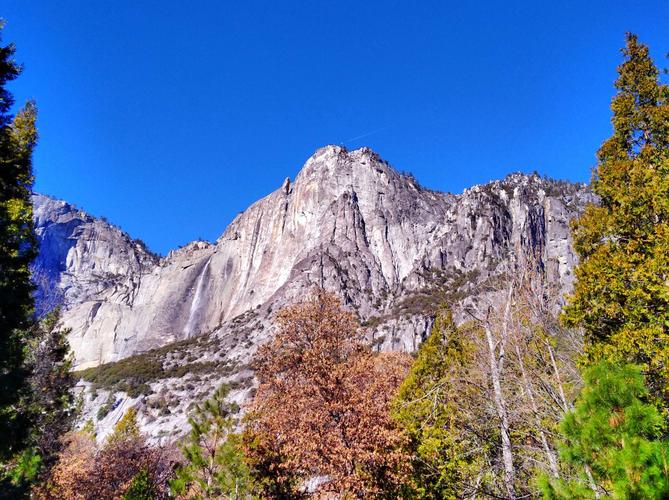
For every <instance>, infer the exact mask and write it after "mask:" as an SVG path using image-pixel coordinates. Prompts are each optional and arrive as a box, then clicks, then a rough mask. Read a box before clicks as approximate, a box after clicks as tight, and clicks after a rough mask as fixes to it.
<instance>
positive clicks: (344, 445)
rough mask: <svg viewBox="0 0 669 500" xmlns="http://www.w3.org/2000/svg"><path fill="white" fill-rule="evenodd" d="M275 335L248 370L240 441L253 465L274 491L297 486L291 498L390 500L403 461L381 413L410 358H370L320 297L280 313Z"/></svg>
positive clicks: (345, 319) (356, 334)
mask: <svg viewBox="0 0 669 500" xmlns="http://www.w3.org/2000/svg"><path fill="white" fill-rule="evenodd" d="M278 325H279V329H278V332H277V334H276V336H275V338H274V339H273V341H272V342H270V343H269V344H266V345H265V346H263V347H261V348H260V349H259V352H258V356H257V362H256V366H255V368H256V370H257V376H258V379H259V382H260V384H259V387H258V391H257V393H256V398H255V400H254V402H253V404H252V406H251V408H250V411H249V414H248V422H247V428H246V431H245V436H244V438H245V439H244V441H245V443H246V448H247V449H246V453H247V456H248V457H249V459H250V461H251V463H252V465H256V466H258V465H262V466H264V467H265V468H266V469H267V470H266V472H267V473H268V474H271V475H272V476H273V479H274V481H276V482H279V483H280V482H281V481H284V482H288V481H289V480H290V479H293V478H296V479H297V484H296V485H295V486H296V487H297V488H303V487H304V484H305V481H307V480H311V482H312V484H313V485H315V486H312V490H315V494H316V495H318V496H323V497H331V496H335V495H336V496H348V497H359V498H362V497H365V498H369V497H371V496H375V495H379V494H381V493H383V492H386V493H387V492H389V491H395V490H396V489H397V488H398V487H399V486H401V484H402V483H403V482H404V481H405V480H406V478H407V476H408V472H409V471H408V464H409V457H408V456H406V454H405V452H404V451H403V449H402V445H403V444H404V443H405V440H406V437H405V436H404V435H403V434H402V433H401V431H400V430H399V429H398V428H397V426H396V424H395V423H394V421H393V420H392V419H391V417H390V414H389V406H390V402H391V400H392V398H393V397H394V395H395V392H396V389H397V387H398V386H399V384H400V382H401V381H402V380H403V378H404V377H405V376H406V373H407V371H408V368H409V366H410V364H411V358H410V356H408V355H407V354H404V353H382V354H374V353H373V352H372V351H371V349H370V348H369V346H368V345H367V344H365V343H364V339H363V332H361V331H360V329H359V327H358V324H357V322H356V320H355V318H354V317H353V315H352V314H351V313H349V312H346V311H345V310H344V309H342V307H341V306H340V304H339V301H338V300H337V299H336V298H335V297H334V296H332V295H330V294H327V293H325V292H322V291H319V292H318V293H317V294H316V296H315V297H314V298H313V299H312V300H309V301H307V302H304V303H302V304H298V305H296V306H293V307H289V308H286V309H285V310H283V311H282V312H281V313H280V314H279V316H278ZM270 455H271V456H272V457H270V458H272V460H269V465H268V457H269V456H270ZM261 468H262V467H261Z"/></svg>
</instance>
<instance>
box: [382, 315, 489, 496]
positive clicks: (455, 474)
mask: <svg viewBox="0 0 669 500" xmlns="http://www.w3.org/2000/svg"><path fill="white" fill-rule="evenodd" d="M472 350H473V349H472V345H471V342H470V341H469V339H467V337H466V335H463V332H462V331H461V330H458V329H457V328H456V326H455V323H454V322H453V319H452V317H451V315H450V314H441V315H439V316H438V317H437V319H436V321H435V324H434V327H433V328H432V333H431V334H430V336H429V337H428V338H427V340H426V341H425V342H424V343H423V344H422V345H421V346H420V349H419V351H418V355H417V357H416V360H415V361H414V363H413V365H412V366H411V371H410V372H409V375H408V376H407V378H406V379H405V380H404V382H403V383H402V385H401V386H400V389H399V392H398V395H397V397H396V399H395V401H394V402H393V416H394V417H395V419H396V420H397V421H398V422H399V423H400V424H401V426H402V427H403V429H404V431H405V432H406V433H407V435H408V436H409V438H410V444H409V448H410V452H411V456H412V459H413V481H412V482H411V483H410V491H408V492H407V494H408V495H409V496H411V497H415V498H432V499H438V498H458V497H461V496H463V495H464V494H466V493H473V492H474V491H476V489H475V488H472V485H473V484H474V483H475V482H476V480H475V476H476V472H477V471H478V470H480V469H481V468H483V466H484V460H483V457H482V454H481V453H472V450H475V449H480V446H479V445H480V443H479V442H477V440H476V439H472V434H470V433H467V432H465V426H466V425H467V422H466V420H468V418H467V415H466V414H465V413H464V412H463V411H462V408H461V406H460V404H459V403H458V399H461V398H464V397H466V396H465V395H464V394H462V390H463V389H464V390H466V387H457V389H456V388H455V385H456V384H453V383H452V381H453V380H454V379H455V378H457V377H467V375H468V373H467V372H468V368H469V365H470V364H471V358H472ZM475 425H476V423H475V422H471V423H470V427H473V426H475Z"/></svg>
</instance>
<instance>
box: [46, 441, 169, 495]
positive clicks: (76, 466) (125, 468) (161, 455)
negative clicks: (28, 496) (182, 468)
mask: <svg viewBox="0 0 669 500" xmlns="http://www.w3.org/2000/svg"><path fill="white" fill-rule="evenodd" d="M64 439H65V447H64V449H63V451H62V452H61V454H60V455H59V457H58V463H57V464H56V465H55V466H54V468H53V469H52V471H51V474H50V477H49V478H48V481H47V482H46V484H44V485H42V486H40V487H38V488H37V489H36V490H35V491H33V497H34V498H38V499H44V500H46V499H49V500H52V499H73V500H74V499H76V500H94V499H120V498H122V497H123V495H124V493H125V492H126V490H127V489H128V487H129V486H130V484H131V482H132V480H133V478H134V477H135V476H136V475H137V474H138V473H140V472H141V471H146V472H147V473H148V476H149V478H150V481H151V484H152V485H153V489H154V491H155V494H156V498H164V497H166V495H167V479H168V478H169V477H170V475H171V473H172V470H173V463H174V461H173V459H172V458H171V456H170V453H169V451H167V452H166V450H162V449H159V448H155V447H152V446H149V445H148V444H147V443H146V442H145V440H144V439H143V438H142V437H131V438H127V439H121V440H117V441H114V442H110V443H108V444H107V445H105V446H104V447H102V448H98V447H97V446H96V444H95V441H94V439H93V438H92V437H91V436H90V435H89V434H87V433H84V432H70V433H68V434H67V435H66V436H65V438H64Z"/></svg>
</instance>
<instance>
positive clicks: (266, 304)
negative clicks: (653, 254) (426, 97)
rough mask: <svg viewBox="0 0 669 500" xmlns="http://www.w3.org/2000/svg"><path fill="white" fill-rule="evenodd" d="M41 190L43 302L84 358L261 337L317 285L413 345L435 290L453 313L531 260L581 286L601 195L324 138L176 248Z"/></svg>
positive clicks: (381, 333) (425, 326) (393, 345)
mask: <svg viewBox="0 0 669 500" xmlns="http://www.w3.org/2000/svg"><path fill="white" fill-rule="evenodd" d="M34 201H35V220H36V227H37V234H38V236H39V239H40V244H41V252H40V256H39V258H38V260H37V262H36V263H35V276H36V280H37V282H38V285H39V290H38V302H39V304H40V308H41V309H42V310H46V309H49V308H51V307H53V306H54V305H55V304H56V303H61V304H62V305H63V323H64V325H65V326H66V327H69V328H71V329H72V333H71V334H70V343H71V345H72V347H73V350H74V352H75V357H76V360H75V368H77V369H80V368H86V367H91V366H96V365H98V364H100V363H105V362H109V361H116V360H119V359H122V358H125V357H127V356H131V355H133V354H136V353H139V352H144V351H147V350H149V349H152V348H156V347H160V346H163V345H166V344H169V343H171V342H175V341H179V340H184V339H189V338H192V337H195V336H200V335H203V334H210V333H212V332H213V333H214V334H215V335H216V336H218V337H221V336H222V337H225V336H226V335H228V332H232V331H239V329H240V327H241V326H240V325H242V324H243V326H244V328H245V329H246V331H247V333H248V335H249V336H250V337H249V338H251V339H252V343H253V344H255V343H256V342H260V341H262V340H263V339H264V338H266V337H267V335H269V332H270V331H271V318H272V315H273V314H274V313H275V312H276V311H277V310H278V309H280V308H281V307H282V306H284V305H286V304H289V303H292V302H294V301H296V300H299V299H301V298H303V297H304V296H305V294H307V293H308V292H309V290H311V289H313V288H314V287H315V286H322V287H324V288H326V289H328V290H331V291H333V292H334V293H336V294H337V295H338V296H339V297H340V298H341V299H342V301H343V303H344V304H345V305H346V306H347V307H348V308H350V309H351V310H353V311H355V312H356V313H357V314H358V316H359V318H360V320H361V322H363V324H367V325H368V326H370V331H371V333H370V336H371V337H372V338H373V339H374V341H375V343H376V344H375V345H378V348H379V349H407V350H413V349H415V348H416V347H417V345H418V343H420V341H421V340H422V339H423V338H424V337H425V335H426V334H427V333H428V332H429V329H430V327H431V324H432V322H431V321H432V320H431V318H432V315H433V313H434V305H435V304H436V303H437V302H438V301H444V300H450V301H451V302H453V303H454V304H453V305H454V306H455V307H456V309H457V304H456V303H457V302H459V301H460V302H461V301H462V300H466V299H467V298H471V297H468V290H471V287H469V288H468V286H469V285H471V283H473V282H480V281H481V280H485V279H487V278H489V277H490V276H494V275H496V274H499V273H501V272H503V271H504V270H508V269H509V266H510V263H512V262H519V261H520V260H522V259H523V258H526V257H527V256H533V257H534V258H535V259H537V260H538V261H539V262H540V264H541V265H542V266H543V269H544V270H545V273H546V276H547V278H548V280H549V281H551V282H553V283H558V284H559V286H560V287H561V288H562V290H564V291H567V290H569V287H570V286H571V283H572V279H573V277H572V268H573V266H574V264H575V262H576V256H575V254H574V252H573V250H572V245H571V240H570V234H569V221H570V220H571V219H572V218H573V217H574V216H576V215H577V214H578V213H579V212H580V211H581V210H582V209H583V207H584V205H585V204H586V203H588V202H592V201H593V197H592V195H591V194H590V193H589V192H588V191H587V189H586V188H585V186H583V185H576V184H570V183H565V182H557V181H551V180H546V179H542V178H540V177H537V176H527V175H521V174H512V175H510V176H508V177H507V178H505V179H504V180H501V181H495V182H492V183H490V184H486V185H481V186H475V187H473V188H471V189H468V190H466V191H465V192H464V193H462V194H460V195H452V194H446V193H440V192H436V191H432V190H428V189H425V188H423V187H421V186H420V185H419V184H418V182H417V181H416V180H415V179H414V178H412V177H411V176H407V175H403V174H400V173H398V172H397V171H395V170H394V169H393V168H392V167H391V166H389V165H388V163H387V162H385V161H384V160H382V159H381V158H380V157H379V156H378V155H377V154H376V153H374V152H373V151H371V150H370V149H368V148H362V149H358V150H355V151H347V150H346V149H344V148H342V147H338V146H327V147H324V148H321V149H319V150H318V151H316V153H315V154H314V155H313V156H312V157H311V158H309V160H308V161H307V162H306V163H305V165H304V167H303V168H302V170H301V171H300V173H299V174H298V175H297V177H296V178H295V180H294V181H292V182H291V181H290V180H289V179H286V181H285V182H284V183H283V185H282V186H281V187H280V188H279V189H277V190H276V191H274V192H273V193H271V194H269V195H268V196H266V197H265V198H263V199H261V200H259V201H257V202H256V203H254V204H253V205H251V206H250V207H249V208H248V209H247V210H245V211H244V212H243V213H241V214H240V215H238V216H237V217H236V218H235V220H234V221H233V222H232V223H231V224H230V225H229V227H228V228H227V229H226V230H225V231H224V233H223V234H222V236H221V237H220V238H219V239H218V240H217V241H216V242H215V243H207V242H203V241H196V242H193V243H190V244H189V245H187V246H185V247H183V248H181V249H178V250H174V251H172V252H170V253H169V254H168V255H167V256H166V257H164V258H159V257H158V256H156V255H154V254H152V253H151V252H150V251H149V250H148V249H147V248H146V247H145V246H144V245H143V244H142V243H141V242H138V241H133V240H131V239H130V238H129V237H128V236H127V235H126V234H125V233H123V232H122V231H121V230H120V229H118V228H116V227H114V226H112V225H111V224H109V223H107V222H105V221H104V220H101V219H96V218H94V217H91V216H90V215H87V214H86V213H84V212H82V211H80V210H78V209H76V208H74V207H72V206H71V205H68V204H67V203H65V202H62V201H58V200H54V199H51V198H47V197H44V196H40V195H35V198H34ZM456 292H457V293H456ZM449 293H450V295H449ZM230 335H232V334H230ZM229 347H230V349H232V350H234V348H235V346H234V345H231V346H229ZM236 347H237V348H238V349H239V348H240V347H239V346H236Z"/></svg>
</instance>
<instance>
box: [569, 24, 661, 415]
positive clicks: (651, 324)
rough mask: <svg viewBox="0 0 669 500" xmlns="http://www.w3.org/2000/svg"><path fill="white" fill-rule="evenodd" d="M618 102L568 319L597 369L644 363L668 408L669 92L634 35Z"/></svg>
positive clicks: (581, 230) (582, 236)
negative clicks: (605, 364) (604, 364)
mask: <svg viewBox="0 0 669 500" xmlns="http://www.w3.org/2000/svg"><path fill="white" fill-rule="evenodd" d="M622 52H623V55H624V61H623V63H622V64H621V65H620V66H619V67H618V73H619V77H618V79H617V80H616V82H615V87H616V89H617V90H618V92H617V94H616V95H615V97H614V98H613V100H612V104H611V110H612V112H613V118H612V123H613V135H612V136H611V137H610V138H609V139H607V140H606V141H605V142H604V143H603V144H602V146H601V148H600V149H599V151H598V153H597V160H598V164H597V168H596V170H595V172H594V176H593V181H592V189H593V190H594V192H595V193H596V194H597V195H598V196H599V198H600V202H599V204H598V205H597V206H594V205H593V206H589V207H588V208H587V209H586V211H585V213H584V214H583V216H582V217H581V218H580V219H579V220H578V221H577V222H576V223H575V225H574V242H575V248H576V250H577V252H578V253H579V255H580V257H581V263H580V265H579V266H578V267H577V269H576V277H577V282H576V286H575V290H574V294H573V296H572V297H571V300H570V303H569V306H568V307H567V308H566V311H565V316H564V319H565V321H566V323H567V324H568V325H573V326H580V327H583V329H584V331H585V335H586V351H587V354H588V356H589V358H590V360H591V361H595V360H597V359H600V358H602V357H608V358H610V359H617V360H623V361H627V362H633V363H639V364H640V365H641V366H642V367H643V369H644V371H645V372H646V374H647V381H648V383H649V385H650V387H651V392H652V394H653V395H654V396H657V397H660V398H662V399H664V402H665V404H666V403H669V294H668V293H667V284H668V283H669V86H667V85H666V84H663V83H661V81H660V72H659V71H658V69H657V68H656V66H655V65H654V63H653V61H652V60H651V58H650V56H649V53H648V48H647V47H646V46H645V45H643V44H641V43H639V42H638V40H637V37H636V36H635V35H632V34H628V35H627V45H626V47H625V48H624V49H623V51H622Z"/></svg>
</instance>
